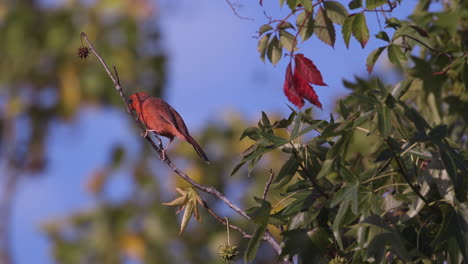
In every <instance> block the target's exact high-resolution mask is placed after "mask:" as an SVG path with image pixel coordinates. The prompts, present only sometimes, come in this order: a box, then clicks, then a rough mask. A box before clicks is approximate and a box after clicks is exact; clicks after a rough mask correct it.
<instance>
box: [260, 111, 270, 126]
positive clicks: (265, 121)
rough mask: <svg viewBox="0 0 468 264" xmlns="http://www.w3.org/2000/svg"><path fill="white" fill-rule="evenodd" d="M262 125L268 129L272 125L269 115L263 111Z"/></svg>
mask: <svg viewBox="0 0 468 264" xmlns="http://www.w3.org/2000/svg"><path fill="white" fill-rule="evenodd" d="M262 125H263V126H264V127H268V126H270V125H271V123H270V119H269V118H268V115H267V114H266V113H265V112H264V111H262Z"/></svg>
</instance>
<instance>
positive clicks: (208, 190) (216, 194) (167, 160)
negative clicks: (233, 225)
mask: <svg viewBox="0 0 468 264" xmlns="http://www.w3.org/2000/svg"><path fill="white" fill-rule="evenodd" d="M81 36H82V37H83V38H84V39H85V41H86V42H87V43H88V45H89V48H90V49H91V51H92V52H93V54H94V55H95V56H96V57H97V58H98V59H99V61H100V62H101V64H102V66H103V67H104V69H105V70H106V72H107V74H108V75H109V77H110V78H111V79H112V82H113V83H114V85H115V89H116V90H117V91H118V92H119V95H120V96H121V97H122V100H123V102H124V104H125V105H127V100H126V97H125V95H124V93H123V91H122V86H121V85H120V81H119V80H118V79H117V78H116V77H114V76H113V75H112V73H111V72H110V70H109V68H108V67H107V65H106V63H105V62H104V60H103V59H102V58H101V56H100V55H99V53H98V52H97V51H96V50H95V49H94V47H93V46H92V44H91V42H90V41H89V40H88V38H87V36H86V34H85V33H84V32H82V33H81ZM114 71H115V72H116V76H118V75H117V69H116V68H115V67H114ZM127 110H129V107H128V105H127ZM128 113H129V114H130V115H132V112H131V111H128ZM135 121H136V122H137V123H138V124H139V126H140V128H141V129H142V130H144V127H143V125H142V124H141V122H140V120H139V119H138V117H136V118H135ZM145 139H146V141H148V143H150V145H151V147H152V148H153V149H154V150H155V151H156V152H157V153H158V154H159V156H160V158H161V161H162V162H164V163H166V164H167V165H168V166H169V167H170V168H171V169H172V171H174V172H175V173H176V174H177V175H179V176H180V177H182V178H183V179H184V180H186V181H187V182H189V183H190V184H191V185H192V186H194V187H195V188H197V189H199V190H201V191H203V192H206V193H208V194H211V195H212V196H214V197H216V198H217V199H218V200H221V201H222V202H223V203H225V204H226V205H227V206H229V208H231V209H232V210H234V211H235V212H236V213H238V214H240V215H241V216H243V217H244V218H246V219H247V220H251V218H250V216H248V215H247V214H246V213H245V211H244V210H242V209H241V208H239V207H238V206H236V205H235V204H233V203H232V202H231V201H230V200H229V199H227V198H226V196H224V195H223V194H221V192H219V191H218V190H217V189H215V188H214V187H211V186H204V185H201V184H199V183H197V182H196V181H194V180H193V179H192V178H190V177H189V176H188V175H187V174H185V173H184V172H183V171H181V170H180V169H179V168H177V166H176V165H175V164H174V163H173V162H172V161H171V160H170V158H169V157H168V156H167V155H165V159H163V158H162V150H161V149H160V148H159V147H158V146H157V145H156V143H154V141H153V140H152V139H151V137H150V136H149V135H147V136H146V137H145ZM265 237H266V241H267V242H268V243H269V244H270V246H271V247H273V249H274V250H275V251H276V252H277V253H278V255H280V254H281V246H280V245H279V243H278V242H277V241H276V240H275V239H274V238H273V236H272V235H271V233H270V232H269V231H267V232H266V233H265Z"/></svg>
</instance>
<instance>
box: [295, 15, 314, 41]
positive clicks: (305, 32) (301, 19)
mask: <svg viewBox="0 0 468 264" xmlns="http://www.w3.org/2000/svg"><path fill="white" fill-rule="evenodd" d="M296 26H297V28H298V30H299V36H301V39H302V41H305V40H307V39H309V38H310V37H311V36H312V34H313V33H314V17H313V14H312V13H310V12H307V11H303V12H301V13H300V14H299V15H298V16H297V19H296Z"/></svg>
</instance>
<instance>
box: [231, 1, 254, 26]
mask: <svg viewBox="0 0 468 264" xmlns="http://www.w3.org/2000/svg"><path fill="white" fill-rule="evenodd" d="M226 3H227V4H228V5H229V7H230V8H231V9H232V12H234V15H236V17H238V18H240V19H244V20H249V21H254V20H253V19H252V18H249V17H244V16H241V15H239V13H237V10H236V7H235V6H234V4H233V3H231V1H230V0H226Z"/></svg>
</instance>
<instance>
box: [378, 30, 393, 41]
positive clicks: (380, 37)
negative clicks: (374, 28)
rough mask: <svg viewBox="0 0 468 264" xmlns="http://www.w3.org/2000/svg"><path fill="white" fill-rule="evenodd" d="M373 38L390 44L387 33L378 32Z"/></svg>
mask: <svg viewBox="0 0 468 264" xmlns="http://www.w3.org/2000/svg"><path fill="white" fill-rule="evenodd" d="M375 37H376V38H378V39H381V40H384V41H387V42H390V38H389V37H388V35H387V32H385V31H380V32H379V33H377V34H376V35H375Z"/></svg>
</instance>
